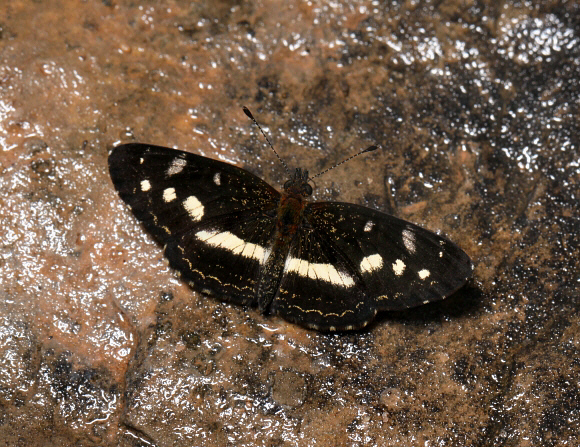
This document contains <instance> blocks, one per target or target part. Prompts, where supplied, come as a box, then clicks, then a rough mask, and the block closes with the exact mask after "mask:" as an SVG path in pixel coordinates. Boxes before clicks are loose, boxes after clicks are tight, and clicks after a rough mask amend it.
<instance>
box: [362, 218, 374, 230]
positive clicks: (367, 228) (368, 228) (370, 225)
mask: <svg viewBox="0 0 580 447" xmlns="http://www.w3.org/2000/svg"><path fill="white" fill-rule="evenodd" d="M374 226H375V223H374V222H373V221H372V220H369V221H367V223H366V224H365V228H364V231H365V232H367V233H368V232H369V231H371V230H372V229H373V227H374Z"/></svg>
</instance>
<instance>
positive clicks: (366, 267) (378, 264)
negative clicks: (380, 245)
mask: <svg viewBox="0 0 580 447" xmlns="http://www.w3.org/2000/svg"><path fill="white" fill-rule="evenodd" d="M382 268H383V257H382V256H381V255H380V254H378V253H377V254H374V255H370V256H367V257H365V258H363V260H362V261H361V262H360V270H361V272H363V273H372V272H374V271H375V270H380V269H382Z"/></svg>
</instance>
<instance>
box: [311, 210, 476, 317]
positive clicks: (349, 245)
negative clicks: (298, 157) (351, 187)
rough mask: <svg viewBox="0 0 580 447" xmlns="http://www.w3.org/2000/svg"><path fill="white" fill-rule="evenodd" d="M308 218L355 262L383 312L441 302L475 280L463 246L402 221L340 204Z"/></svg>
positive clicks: (324, 235) (375, 301) (378, 307)
mask: <svg viewBox="0 0 580 447" xmlns="http://www.w3.org/2000/svg"><path fill="white" fill-rule="evenodd" d="M305 214H306V220H307V221H308V222H309V224H310V225H311V226H312V227H313V228H314V230H315V231H317V232H318V233H319V234H320V235H321V236H320V237H324V238H326V239H327V243H328V244H329V245H332V246H334V249H335V250H336V251H337V252H340V253H342V256H343V257H344V258H346V259H348V260H349V261H350V263H351V264H352V266H353V267H354V269H355V270H356V272H357V274H358V275H360V277H361V279H362V282H363V284H364V290H365V293H366V294H367V298H366V299H367V300H369V301H370V302H374V303H376V304H374V305H376V307H377V310H401V309H406V308H409V307H414V306H418V305H420V304H426V303H428V302H432V301H437V300H441V299H443V298H445V297H447V296H449V295H451V294H452V293H453V292H455V291H456V290H457V289H458V288H459V287H461V286H462V285H463V284H465V281H466V280H467V279H468V278H469V277H470V276H471V273H472V264H471V261H470V259H469V257H468V256H467V254H465V252H464V251H463V250H461V249H460V248H459V247H458V246H457V245H455V244H454V243H453V242H451V241H449V240H448V239H445V238H443V237H441V236H438V235H437V234H435V233H433V232H431V231H428V230H425V229H423V228H421V227H419V226H417V225H414V224H411V223H409V222H406V221H404V220H402V219H398V218H396V217H393V216H390V215H388V214H384V213H381V212H379V211H375V210H372V209H370V208H365V207H362V206H358V205H353V204H349V203H338V202H319V203H313V204H310V205H309V206H308V208H307V212H306V213H305Z"/></svg>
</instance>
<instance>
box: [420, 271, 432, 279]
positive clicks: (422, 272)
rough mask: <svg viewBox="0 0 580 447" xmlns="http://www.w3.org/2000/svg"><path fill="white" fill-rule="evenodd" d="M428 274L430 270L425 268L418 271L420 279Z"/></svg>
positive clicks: (427, 276)
mask: <svg viewBox="0 0 580 447" xmlns="http://www.w3.org/2000/svg"><path fill="white" fill-rule="evenodd" d="M430 275H431V272H430V271H429V270H427V269H423V270H421V271H420V272H419V278H421V279H426V278H429V276H430Z"/></svg>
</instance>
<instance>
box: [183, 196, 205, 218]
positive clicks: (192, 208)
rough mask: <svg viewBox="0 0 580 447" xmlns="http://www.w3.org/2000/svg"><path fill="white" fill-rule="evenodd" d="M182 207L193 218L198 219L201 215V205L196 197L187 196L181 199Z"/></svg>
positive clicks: (202, 211)
mask: <svg viewBox="0 0 580 447" xmlns="http://www.w3.org/2000/svg"><path fill="white" fill-rule="evenodd" d="M183 207H184V208H185V211H187V212H188V213H189V215H190V216H191V217H192V218H193V220H195V221H200V220H201V218H202V217H203V213H204V210H203V205H202V204H201V202H200V201H199V200H197V197H195V196H189V197H188V198H187V199H185V200H184V201H183Z"/></svg>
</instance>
